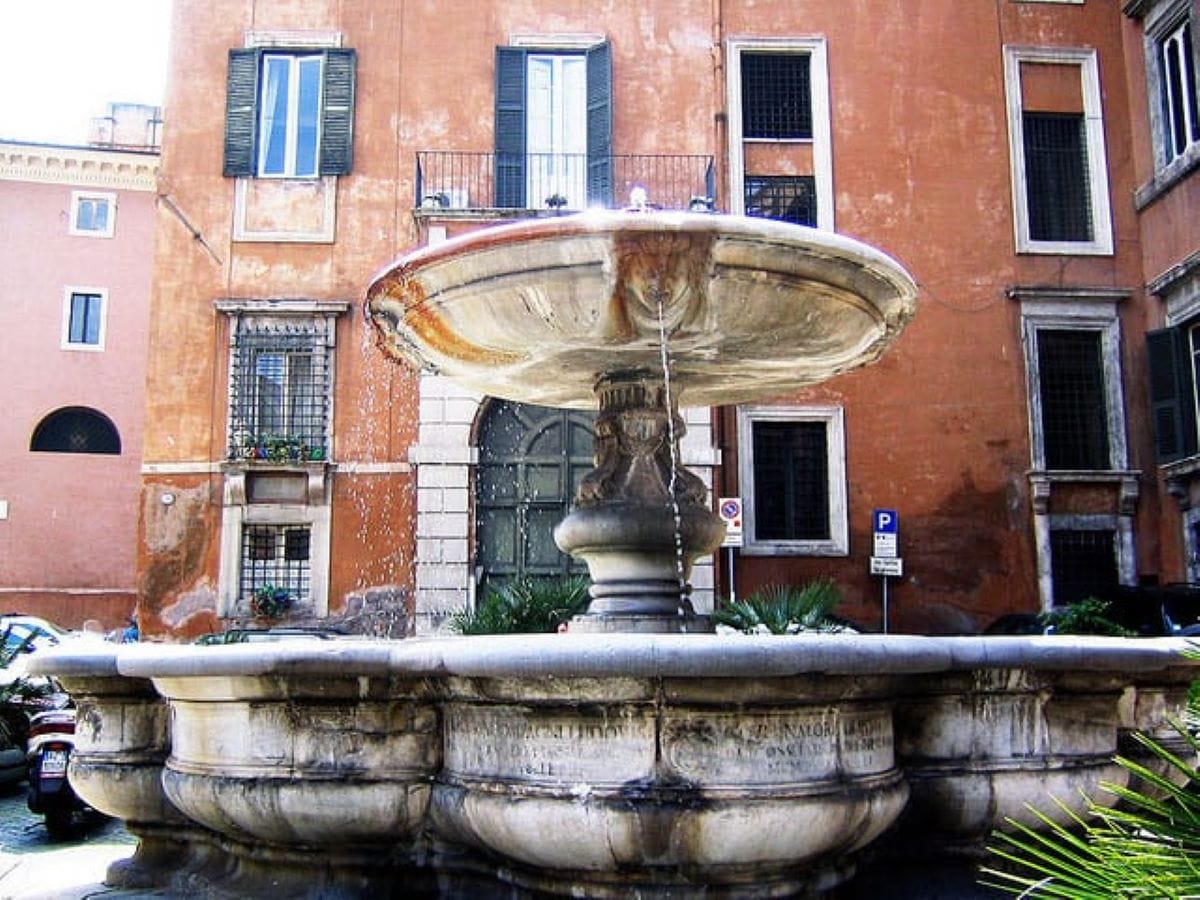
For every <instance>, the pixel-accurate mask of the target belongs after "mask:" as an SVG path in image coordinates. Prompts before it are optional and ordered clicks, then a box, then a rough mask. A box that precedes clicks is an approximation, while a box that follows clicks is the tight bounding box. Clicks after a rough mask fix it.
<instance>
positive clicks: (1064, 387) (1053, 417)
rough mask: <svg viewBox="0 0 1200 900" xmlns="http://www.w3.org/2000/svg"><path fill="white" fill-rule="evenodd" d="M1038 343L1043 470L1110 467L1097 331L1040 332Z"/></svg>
mask: <svg viewBox="0 0 1200 900" xmlns="http://www.w3.org/2000/svg"><path fill="white" fill-rule="evenodd" d="M1037 343H1038V347H1037V350H1038V389H1039V394H1040V397H1041V401H1042V450H1043V453H1044V455H1045V460H1046V468H1048V469H1108V468H1110V460H1109V439H1108V404H1107V402H1106V399H1105V384H1104V361H1103V357H1102V353H1101V348H1100V332H1098V331H1084V330H1067V329H1061V330H1060V329H1050V328H1042V329H1039V330H1038V333H1037Z"/></svg>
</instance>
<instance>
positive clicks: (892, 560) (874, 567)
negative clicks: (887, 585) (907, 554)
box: [871, 556, 904, 578]
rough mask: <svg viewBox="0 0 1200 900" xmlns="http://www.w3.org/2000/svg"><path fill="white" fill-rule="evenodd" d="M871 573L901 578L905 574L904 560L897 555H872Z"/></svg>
mask: <svg viewBox="0 0 1200 900" xmlns="http://www.w3.org/2000/svg"><path fill="white" fill-rule="evenodd" d="M871 574H872V575H886V576H887V577H888V578H900V577H901V576H903V575H904V560H902V559H900V558H899V557H896V556H883V557H880V556H872V557H871Z"/></svg>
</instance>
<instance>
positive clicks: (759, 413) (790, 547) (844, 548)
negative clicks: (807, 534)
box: [737, 406, 850, 556]
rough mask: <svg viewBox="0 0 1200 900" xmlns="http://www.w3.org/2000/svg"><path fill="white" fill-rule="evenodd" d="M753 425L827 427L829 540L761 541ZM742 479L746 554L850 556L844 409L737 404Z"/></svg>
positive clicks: (744, 550)
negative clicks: (783, 424) (757, 517)
mask: <svg viewBox="0 0 1200 900" xmlns="http://www.w3.org/2000/svg"><path fill="white" fill-rule="evenodd" d="M755 422H821V423H824V425H825V436H826V453H827V457H826V466H827V472H828V487H829V538H828V539H827V540H818V541H811V540H760V539H759V538H758V536H757V531H756V519H755V509H754V437H753V428H754V423H755ZM737 430H738V477H739V484H740V485H741V488H740V489H741V494H742V510H743V534H744V537H743V540H744V543H743V546H742V549H741V552H742V553H743V554H744V555H746V556H847V555H849V553H850V522H849V515H848V511H847V490H846V423H845V413H844V411H843V409H842V407H840V406H739V407H738V409H737Z"/></svg>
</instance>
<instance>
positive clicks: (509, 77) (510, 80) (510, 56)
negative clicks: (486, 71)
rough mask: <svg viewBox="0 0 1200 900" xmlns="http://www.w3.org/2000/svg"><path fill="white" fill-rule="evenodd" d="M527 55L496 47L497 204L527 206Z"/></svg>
mask: <svg viewBox="0 0 1200 900" xmlns="http://www.w3.org/2000/svg"><path fill="white" fill-rule="evenodd" d="M525 55H526V51H525V50H524V49H523V48H521V47H497V48H496V121H495V129H496V160H495V165H496V206H497V207H499V208H501V209H523V208H524V207H525Z"/></svg>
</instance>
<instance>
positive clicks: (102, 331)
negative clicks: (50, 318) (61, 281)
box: [59, 286, 108, 353]
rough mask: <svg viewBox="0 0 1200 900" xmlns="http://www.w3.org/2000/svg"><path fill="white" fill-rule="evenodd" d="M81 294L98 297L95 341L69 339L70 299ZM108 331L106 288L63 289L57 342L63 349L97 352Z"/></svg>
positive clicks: (75, 287) (102, 344)
mask: <svg viewBox="0 0 1200 900" xmlns="http://www.w3.org/2000/svg"><path fill="white" fill-rule="evenodd" d="M82 294H90V295H97V296H99V297H100V328H99V331H98V332H97V336H96V337H97V339H96V343H94V344H89V343H86V342H82V341H80V342H76V341H72V340H71V306H72V303H71V300H72V298H73V297H75V296H77V295H82ZM107 333H108V290H107V289H106V288H98V287H78V286H70V287H67V288H65V289H64V290H63V315H62V338H61V343H60V344H59V346H60V348H61V349H63V350H82V351H83V352H85V353H99V352H101V351H103V350H104V342H105V339H106V338H107Z"/></svg>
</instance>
